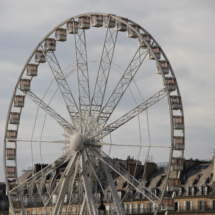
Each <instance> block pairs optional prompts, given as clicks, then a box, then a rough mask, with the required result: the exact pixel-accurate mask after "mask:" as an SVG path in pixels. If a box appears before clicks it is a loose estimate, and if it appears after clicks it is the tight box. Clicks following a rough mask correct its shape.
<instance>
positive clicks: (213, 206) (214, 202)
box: [211, 200, 215, 210]
mask: <svg viewBox="0 0 215 215" xmlns="http://www.w3.org/2000/svg"><path fill="white" fill-rule="evenodd" d="M211 207H212V209H213V210H215V200H212V202H211Z"/></svg>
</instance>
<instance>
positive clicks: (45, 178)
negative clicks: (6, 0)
mask: <svg viewBox="0 0 215 215" xmlns="http://www.w3.org/2000/svg"><path fill="white" fill-rule="evenodd" d="M77 23H78V25H76V24H77ZM71 24H72V28H73V31H72V32H73V34H74V49H75V57H74V58H75V60H73V62H74V63H75V64H76V68H75V69H74V68H72V69H71V64H69V66H68V67H67V69H66V70H62V69H61V66H60V63H59V61H58V59H57V55H55V52H54V51H53V50H51V51H50V50H44V49H43V47H44V44H45V42H46V40H47V39H48V38H49V37H50V36H51V35H52V34H53V33H54V32H55V31H56V32H57V31H60V30H62V27H64V26H65V25H66V27H67V33H68V34H69V32H70V33H71V31H70V30H71V29H69V26H70V25H71ZM103 25H104V26H105V27H106V34H105V38H104V42H103V45H101V47H102V48H101V56H100V61H99V64H98V71H97V73H96V75H94V76H93V75H92V72H91V71H89V72H88V64H89V62H90V61H89V60H88V56H87V55H90V50H87V43H86V39H87V35H88V33H87V32H85V29H89V28H92V27H102V26H103ZM77 26H78V27H77ZM76 28H77V29H76ZM89 31H90V30H89ZM119 31H125V32H127V37H128V38H138V39H139V46H138V47H137V48H136V49H135V50H136V52H135V53H134V55H133V56H132V58H131V60H130V62H129V61H128V62H129V63H127V64H126V65H127V67H126V68H125V69H124V72H123V74H122V76H121V77H120V78H119V80H118V82H117V84H116V86H112V82H111V81H112V79H111V74H112V73H111V72H112V64H113V59H114V54H115V53H116V51H115V50H116V49H117V41H119V35H118V34H119V33H118V32H119ZM58 40H59V39H58ZM128 40H129V39H128ZM60 41H65V37H64V39H62V40H60ZM39 48H42V53H43V55H44V56H45V59H43V60H41V61H39V62H38V64H36V67H35V64H32V60H33V56H34V55H35V53H37V51H38V50H39ZM146 56H149V58H150V59H153V60H154V62H155V64H156V67H157V72H158V73H159V74H160V75H161V78H162V83H163V85H164V86H163V88H162V89H161V90H159V91H158V92H157V93H155V94H154V95H152V96H148V99H146V100H144V101H141V102H140V103H139V104H138V105H136V106H135V107H134V108H133V109H131V110H129V111H127V112H126V113H125V114H123V115H122V116H121V117H118V118H117V119H116V120H114V121H113V122H110V119H111V118H110V117H111V116H112V115H113V114H114V113H115V109H117V108H118V107H119V102H120V101H121V100H122V98H123V97H124V95H125V94H126V93H128V92H127V91H128V90H127V89H128V88H129V87H130V85H131V83H132V82H133V81H134V77H135V75H136V74H137V73H140V72H142V71H141V70H140V68H142V67H141V66H142V64H143V62H144V60H145V59H146ZM160 59H162V60H160ZM45 61H46V62H47V64H48V68H49V70H50V71H51V73H50V74H52V76H53V78H54V80H55V82H56V83H57V87H58V89H59V91H60V92H61V96H62V97H63V99H64V101H65V105H66V108H67V110H68V113H69V118H70V120H71V122H68V121H67V120H66V119H64V118H65V117H62V114H63V113H57V112H56V111H55V110H54V109H53V108H52V107H51V105H50V103H48V104H47V103H45V102H44V99H40V98H39V97H38V96H37V95H36V93H34V92H32V90H30V85H31V84H32V85H33V84H34V83H33V82H32V80H33V79H35V78H36V75H37V68H39V66H40V63H44V62H45ZM163 62H164V63H165V65H163ZM74 63H73V64H74ZM29 65H30V66H32V65H33V66H34V69H33V70H32V71H31V73H29V74H30V75H28V76H30V77H27V78H26V77H25V74H24V73H25V71H26V70H28V66H29ZM35 68H36V69H35ZM68 69H70V71H68ZM74 73H77V79H76V82H77V85H78V89H77V90H74V89H73V90H71V89H72V88H71V89H70V82H69V77H70V76H71V74H74ZM91 75H92V76H93V77H94V78H95V80H96V81H95V85H94V86H91V85H90V80H91ZM72 77H73V76H72ZM73 78H74V77H73ZM109 84H110V86H112V91H111V92H107V87H108V86H109ZM135 85H136V83H135ZM136 86H137V85H136ZM137 88H138V86H137ZM37 89H38V88H37ZM90 89H93V91H92V97H91V93H90ZM48 90H49V88H48ZM48 90H47V91H48ZM76 91H77V93H76ZM138 91H139V92H140V90H139V89H138ZM131 93H133V92H132V91H131ZM140 93H141V92H140ZM132 95H133V94H132ZM23 96H25V97H27V98H29V99H30V100H31V101H33V102H34V104H35V105H36V107H38V108H41V109H42V110H43V111H44V112H45V113H46V114H48V115H50V116H51V117H52V118H53V119H54V120H55V121H56V122H57V123H58V124H59V125H60V126H61V127H62V128H63V130H64V131H65V133H64V134H63V136H64V137H65V139H64V140H59V141H58V140H56V139H55V140H43V139H42V134H43V130H44V124H45V121H46V117H45V119H44V122H43V126H42V131H41V136H40V137H41V138H40V140H33V139H31V140H28V138H20V137H19V138H18V132H19V127H20V116H21V115H22V111H23V107H24V103H25V102H27V101H26V99H24V97H23ZM164 97H166V98H167V103H168V106H169V116H170V128H171V130H170V133H171V134H170V143H169V145H168V144H167V145H166V146H163V145H150V144H144V145H143V144H142V143H140V144H138V143H135V144H124V143H123V144H120V143H112V139H111V136H110V139H111V140H110V143H108V142H106V143H105V141H103V138H105V137H107V136H108V135H111V134H112V133H114V131H115V130H117V129H118V128H119V127H123V125H124V124H127V123H129V122H130V121H131V120H132V119H133V118H135V117H137V118H138V119H139V116H140V114H141V113H143V112H144V111H145V110H148V109H150V107H152V106H153V105H156V104H157V103H158V102H159V101H160V100H161V99H163V98H164ZM106 98H107V99H106ZM174 98H178V99H177V101H178V102H177V103H175V100H174ZM129 102H130V101H129ZM62 105H63V104H62ZM14 109H15V111H16V112H14ZM175 110H179V112H180V115H179V116H177V117H178V118H177V119H178V121H174V120H175V117H176V115H175V112H174V111H175ZM183 119H184V113H183V105H182V102H181V96H180V91H179V88H178V84H177V81H176V78H175V75H174V72H173V69H172V67H171V65H170V63H169V61H168V59H167V57H166V55H165V53H164V52H163V50H162V48H161V47H160V46H159V44H158V43H157V42H156V40H155V39H154V38H153V37H152V36H151V35H150V34H149V33H148V32H147V31H146V30H145V29H143V28H142V27H141V26H139V25H138V24H137V23H135V22H133V21H131V20H129V19H126V18H123V17H118V16H115V15H112V14H103V13H87V14H82V15H78V16H75V17H72V18H70V19H68V20H66V21H64V22H63V23H61V24H59V25H58V26H56V27H55V28H54V29H53V30H52V31H51V32H50V33H49V34H47V35H46V36H45V37H44V38H43V39H42V41H41V42H40V43H39V44H38V46H37V47H36V48H35V50H34V51H33V52H32V54H31V55H30V57H29V59H28V60H27V62H26V64H25V66H24V68H23V70H22V72H21V74H20V77H19V79H18V81H17V84H16V86H15V90H14V92H13V95H12V99H11V103H10V106H9V110H8V116H7V120H6V127H5V137H4V167H5V181H6V185H7V194H8V196H9V201H10V205H11V211H12V213H13V214H14V215H15V214H16V213H21V214H23V215H24V214H25V213H26V212H25V211H26V210H28V206H29V205H30V202H32V201H35V198H36V199H37V201H36V204H37V206H38V208H40V209H41V210H39V214H40V215H42V214H44V213H46V214H47V215H60V214H61V213H62V210H63V209H64V210H65V211H64V212H63V213H64V214H65V215H67V214H71V213H72V212H75V213H76V214H80V215H85V214H89V215H98V214H99V212H98V206H99V205H100V203H101V200H102V201H104V203H105V205H106V207H107V208H108V210H109V214H111V215H115V214H117V215H125V214H126V211H125V208H124V207H123V204H122V201H123V199H120V197H119V195H118V192H119V191H118V190H117V188H116V186H115V182H116V180H117V178H121V179H123V180H124V181H125V182H126V183H127V184H128V185H129V188H128V189H129V190H134V191H135V192H136V194H137V193H141V194H142V195H143V196H144V198H145V199H146V200H147V201H149V202H151V203H152V204H154V205H155V211H154V214H155V215H156V214H157V213H158V211H159V210H160V208H161V207H162V209H163V210H165V211H166V212H165V213H166V214H167V213H168V211H169V210H170V208H171V207H172V206H171V205H168V207H166V204H167V203H165V193H166V187H167V184H168V181H169V176H170V171H171V167H172V160H173V159H174V156H175V154H177V153H178V154H180V155H179V156H177V159H178V160H180V159H183V153H184V148H183V147H182V148H179V149H178V148H176V147H175V144H176V143H175V142H174V140H175V138H181V139H182V140H183V141H184V139H185V132H184V131H185V128H184V120H183ZM139 123H140V120H139ZM21 126H22V124H21ZM139 127H140V124H139ZM49 129H50V130H51V128H49ZM148 130H150V129H148ZM177 130H180V131H181V134H180V135H178V132H176V131H177ZM50 133H51V134H53V132H52V131H50ZM33 134H34V129H33V132H32V137H33ZM128 135H131V134H128ZM47 136H49V135H47ZM19 142H26V143H28V142H29V143H31V144H32V143H34V142H35V143H36V142H38V143H39V144H40V147H41V145H43V144H47V143H52V144H53V143H61V144H62V143H64V144H66V145H65V146H64V147H63V150H64V152H63V155H62V156H60V157H59V158H57V159H54V162H52V164H50V165H45V166H43V164H42V162H41V164H38V166H37V167H35V171H34V172H27V173H25V174H26V178H25V179H24V180H22V181H21V180H20V178H19V177H18V173H17V169H18V164H19V161H17V145H18V144H19ZM23 144H24V143H23ZM69 144H70V146H69ZM180 144H181V143H180ZM183 144H184V142H183ZM105 145H109V146H111V147H114V146H118V147H119V146H120V147H131V148H133V147H139V154H140V150H141V148H142V147H149V148H151V147H157V148H163V149H166V150H169V151H170V152H169V166H168V169H167V177H166V179H165V180H164V186H163V191H162V192H161V195H160V196H156V195H155V194H154V193H153V191H152V190H150V189H148V188H147V187H146V186H145V185H144V183H143V181H138V180H137V179H136V178H135V177H134V175H135V174H134V175H131V174H130V173H129V172H128V169H125V168H123V167H122V166H121V165H119V163H117V162H115V161H114V160H113V159H111V158H110V156H109V155H107V154H106V153H105V152H104V151H103V146H105ZM50 149H51V148H50ZM41 151H42V150H41V148H40V156H41V158H42V153H41ZM32 153H33V152H32ZM49 154H50V152H49ZM137 159H139V157H137ZM32 160H33V159H32ZM41 160H42V159H41ZM11 163H12V164H11ZM136 166H137V163H136ZM135 171H136V168H135ZM175 171H176V175H177V178H179V177H180V172H181V170H180V169H176V170H175ZM144 174H145V172H144ZM22 177H24V176H22ZM27 194H28V195H27ZM126 194H127V192H126ZM126 194H125V195H126ZM26 196H29V199H28V202H26V201H25V198H27V197H26ZM174 196H175V191H173V192H172V193H171V195H170V196H168V197H169V198H170V199H172V200H173V199H174ZM133 198H134V197H133ZM133 198H130V201H132V199H133ZM29 200H30V202H29ZM65 205H66V208H65Z"/></svg>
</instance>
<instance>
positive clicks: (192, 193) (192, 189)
mask: <svg viewBox="0 0 215 215" xmlns="http://www.w3.org/2000/svg"><path fill="white" fill-rule="evenodd" d="M194 194H195V187H188V196H194Z"/></svg>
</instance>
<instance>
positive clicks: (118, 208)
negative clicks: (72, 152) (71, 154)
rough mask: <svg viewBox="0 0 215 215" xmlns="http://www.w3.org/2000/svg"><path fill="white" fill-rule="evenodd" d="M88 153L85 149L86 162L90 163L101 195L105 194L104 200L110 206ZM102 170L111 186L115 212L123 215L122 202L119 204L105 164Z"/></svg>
mask: <svg viewBox="0 0 215 215" xmlns="http://www.w3.org/2000/svg"><path fill="white" fill-rule="evenodd" d="M88 153H89V152H87V150H86V154H87V158H88V162H89V164H90V167H91V169H92V171H93V174H94V176H95V178H96V180H97V182H98V183H99V185H100V188H101V190H102V192H103V195H104V196H105V198H106V201H107V203H108V205H109V207H110V202H109V200H108V198H107V196H106V195H105V191H104V189H103V186H102V184H101V181H100V179H99V177H98V175H97V173H96V170H95V168H94V166H96V164H95V163H92V162H93V160H92V159H91V158H90V157H89V154H88ZM104 171H105V174H106V175H107V177H108V182H109V185H110V187H111V190H112V192H113V193H114V196H113V201H114V204H115V208H116V211H117V214H120V215H123V214H125V212H124V210H123V207H122V204H120V200H119V198H118V194H117V191H116V187H115V186H114V182H113V179H112V176H111V175H110V173H109V172H108V170H107V167H106V166H105V167H104Z"/></svg>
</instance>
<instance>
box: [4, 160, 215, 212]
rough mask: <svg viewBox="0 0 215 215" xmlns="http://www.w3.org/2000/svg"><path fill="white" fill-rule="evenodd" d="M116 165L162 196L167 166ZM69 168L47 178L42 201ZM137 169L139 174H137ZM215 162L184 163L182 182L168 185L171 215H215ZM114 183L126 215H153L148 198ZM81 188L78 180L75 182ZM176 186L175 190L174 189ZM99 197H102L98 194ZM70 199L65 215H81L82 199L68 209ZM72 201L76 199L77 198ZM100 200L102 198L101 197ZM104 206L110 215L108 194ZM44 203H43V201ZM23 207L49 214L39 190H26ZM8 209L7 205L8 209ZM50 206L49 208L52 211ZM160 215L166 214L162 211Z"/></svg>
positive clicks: (125, 162) (122, 183) (130, 162)
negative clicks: (173, 192) (171, 197)
mask: <svg viewBox="0 0 215 215" xmlns="http://www.w3.org/2000/svg"><path fill="white" fill-rule="evenodd" d="M115 161H116V162H117V163H120V165H122V166H123V167H124V168H125V169H127V171H128V172H129V173H130V174H132V175H134V174H135V175H134V177H135V178H136V179H137V180H138V181H139V182H141V185H143V186H145V187H147V188H148V189H149V190H151V191H152V192H153V193H154V194H155V195H156V196H159V197H160V196H161V193H162V192H161V191H162V190H163V187H164V184H165V181H166V180H165V179H166V175H167V165H165V164H164V165H157V164H156V163H153V162H147V163H145V164H144V165H142V164H141V162H139V161H136V160H133V159H131V158H130V157H128V159H127V160H120V159H115ZM39 166H40V165H38V164H37V165H35V168H34V171H36V172H37V171H39V170H40V168H39ZM65 167H66V166H64V167H62V166H61V168H59V169H58V170H57V171H56V172H55V173H54V174H52V175H49V177H47V178H46V186H45V187H43V188H41V192H43V193H44V195H43V198H48V195H47V197H46V195H45V193H46V192H48V190H50V189H53V187H55V186H56V184H57V183H58V181H59V179H60V177H61V175H62V172H63V171H64V168H65ZM135 169H136V170H135ZM214 173H215V158H213V159H212V160H210V161H199V160H192V159H191V160H185V161H184V170H183V171H182V173H181V177H180V181H176V182H174V181H173V182H174V184H169V183H168V185H167V191H166V193H165V199H168V197H169V196H170V195H171V193H172V192H171V190H172V187H175V188H174V189H175V190H177V192H175V193H176V195H175V198H174V202H172V203H171V204H172V206H173V207H172V208H171V210H169V214H184V215H185V214H193V215H194V214H196V215H197V214H208V215H209V214H211V215H212V214H213V215H215V175H214ZM175 174H176V172H175V171H171V173H170V178H172V179H174V178H175V177H176V175H175ZM31 175H32V171H27V172H25V173H24V174H23V175H22V176H21V177H20V178H19V183H22V182H23V181H25V180H26V179H28V178H29V177H30V176H31ZM113 178H114V183H115V186H116V189H117V193H118V195H119V197H120V199H121V201H122V202H123V205H124V209H125V211H126V214H148V215H149V214H153V212H154V210H155V206H154V205H153V204H152V203H151V202H150V201H149V200H147V198H146V197H145V196H144V195H142V194H141V193H138V192H136V190H133V189H132V187H131V186H130V184H128V183H127V181H126V180H125V179H123V178H122V177H117V176H114V175H113ZM76 183H77V187H78V179H77V181H76ZM173 185H174V186H173ZM98 194H99V193H98ZM52 198H53V199H52V203H54V201H55V200H54V198H55V197H54V196H53V197H52ZM68 198H69V197H68V196H66V197H65V199H64V206H63V208H62V214H65V215H66V214H67V210H68V211H69V214H74V215H75V214H79V212H78V211H79V210H80V203H81V202H82V201H83V199H81V198H77V201H76V202H74V203H73V205H70V206H68V202H69V199H68ZM71 198H76V196H75V194H74V195H73V196H72V197H71ZM98 198H101V195H100V194H99V195H98ZM102 198H103V200H104V204H105V205H106V211H107V214H108V213H109V211H110V210H111V208H110V205H108V204H107V201H108V200H112V198H113V197H112V193H111V192H109V191H108V190H107V192H105V196H103V197H102ZM43 200H44V199H43ZM23 204H24V207H25V210H26V211H25V212H26V214H29V215H36V214H40V213H42V215H46V214H47V211H46V210H43V211H41V209H42V208H43V205H44V201H42V200H41V198H40V196H39V195H38V189H37V188H36V187H31V186H30V187H28V188H24V192H23ZM5 207H6V205H5ZM49 207H50V208H51V205H50V206H47V209H49ZM158 214H164V211H162V208H161V209H160V212H159V213H158Z"/></svg>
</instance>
